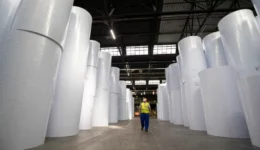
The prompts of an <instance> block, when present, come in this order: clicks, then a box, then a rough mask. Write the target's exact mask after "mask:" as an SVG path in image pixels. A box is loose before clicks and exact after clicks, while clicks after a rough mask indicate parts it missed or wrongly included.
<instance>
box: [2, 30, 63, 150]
mask: <svg viewBox="0 0 260 150" xmlns="http://www.w3.org/2000/svg"><path fill="white" fill-rule="evenodd" d="M28 41H30V42H28ZM61 52H62V49H61V48H60V46H59V45H57V44H56V43H54V42H53V41H51V40H49V39H48V38H46V37H44V36H40V35H37V34H33V33H29V32H23V31H10V32H9V33H8V34H6V37H5V38H4V39H3V41H2V45H1V51H0V62H1V63H0V72H1V74H0V82H1V84H0V118H1V119H0V149H1V150H21V149H28V148H32V147H36V146H39V145H41V144H43V143H44V140H45V135H46V129H47V124H48V118H49V113H50V108H51V101H52V98H53V94H54V89H55V81H56V77H57V70H58V62H59V59H60V56H61Z"/></svg>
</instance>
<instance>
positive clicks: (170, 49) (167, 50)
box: [153, 44, 176, 55]
mask: <svg viewBox="0 0 260 150" xmlns="http://www.w3.org/2000/svg"><path fill="white" fill-rule="evenodd" d="M175 53H176V44H169V45H154V48H153V54H154V55H160V54H175Z"/></svg>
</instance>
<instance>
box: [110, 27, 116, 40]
mask: <svg viewBox="0 0 260 150" xmlns="http://www.w3.org/2000/svg"><path fill="white" fill-rule="evenodd" d="M110 33H111V35H112V37H113V39H114V40H115V39H116V36H115V33H114V31H113V30H112V29H110Z"/></svg>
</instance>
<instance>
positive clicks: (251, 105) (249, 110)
mask: <svg viewBox="0 0 260 150" xmlns="http://www.w3.org/2000/svg"><path fill="white" fill-rule="evenodd" d="M238 87H239V91H240V97H241V102H242V106H243V110H244V113H245V116H246V122H247V126H248V129H249V133H250V138H251V142H252V144H253V145H255V146H258V147H260V128H259V126H260V118H259V114H260V109H259V107H260V101H259V97H260V92H259V88H260V75H253V76H249V77H245V78H242V79H240V80H239V81H238Z"/></svg>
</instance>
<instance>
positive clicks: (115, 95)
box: [109, 67, 120, 123]
mask: <svg viewBox="0 0 260 150" xmlns="http://www.w3.org/2000/svg"><path fill="white" fill-rule="evenodd" d="M119 76H120V69H119V68H116V67H112V68H111V79H110V89H111V91H110V102H109V123H117V122H118V100H119V91H120V89H119V88H120V86H119Z"/></svg>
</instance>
